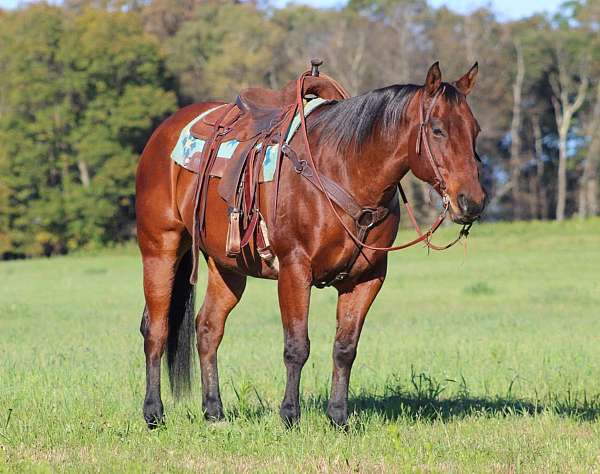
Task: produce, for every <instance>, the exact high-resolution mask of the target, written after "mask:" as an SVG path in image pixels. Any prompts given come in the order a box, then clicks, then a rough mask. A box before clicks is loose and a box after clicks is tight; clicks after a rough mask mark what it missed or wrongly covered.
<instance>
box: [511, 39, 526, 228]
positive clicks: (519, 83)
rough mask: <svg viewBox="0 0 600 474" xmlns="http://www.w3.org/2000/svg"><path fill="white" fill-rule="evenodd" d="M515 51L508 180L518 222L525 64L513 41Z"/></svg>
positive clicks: (520, 198)
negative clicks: (515, 71)
mask: <svg viewBox="0 0 600 474" xmlns="http://www.w3.org/2000/svg"><path fill="white" fill-rule="evenodd" d="M515 50H516V52H517V74H516V76H515V82H514V83H513V110H512V122H511V125H510V180H511V182H512V188H511V195H512V205H513V213H512V214H513V219H517V220H519V219H522V218H523V213H522V207H523V206H522V204H523V203H522V196H521V186H520V185H519V179H520V177H521V102H522V95H523V79H524V78H525V64H524V62H523V50H522V48H521V44H520V43H519V42H518V41H515Z"/></svg>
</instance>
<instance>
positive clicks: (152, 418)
mask: <svg viewBox="0 0 600 474" xmlns="http://www.w3.org/2000/svg"><path fill="white" fill-rule="evenodd" d="M169 234H172V235H171V236H169V235H166V236H165V240H167V239H168V240H169V241H171V243H173V247H171V248H172V250H166V249H156V248H155V247H153V246H150V245H148V246H144V245H142V246H141V251H142V260H143V266H144V295H145V298H146V308H145V310H144V316H143V318H142V324H141V326H140V330H141V332H142V335H143V336H144V352H145V355H146V396H145V399H144V406H143V412H144V419H145V420H146V423H147V424H148V427H150V428H152V427H156V426H157V425H158V424H159V423H161V422H162V420H163V413H164V412H163V403H162V400H161V394H160V378H161V377H160V375H161V374H160V363H161V358H162V355H163V353H164V352H165V349H166V350H167V352H168V359H169V360H168V369H169V375H170V381H171V388H172V389H173V392H174V394H175V396H176V397H177V396H179V395H180V393H182V392H183V391H185V390H187V389H188V388H189V385H190V369H191V368H190V353H191V350H190V346H191V340H190V338H191V337H193V315H194V307H193V297H194V293H193V287H192V286H191V285H190V284H189V275H190V271H191V252H189V251H187V252H186V253H184V251H185V249H182V248H180V244H181V235H180V234H179V233H178V232H177V233H176V232H169ZM175 234H177V235H175ZM170 237H172V238H170ZM182 253H183V255H182Z"/></svg>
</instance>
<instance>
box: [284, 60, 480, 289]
mask: <svg viewBox="0 0 600 474" xmlns="http://www.w3.org/2000/svg"><path fill="white" fill-rule="evenodd" d="M309 75H311V71H306V72H305V73H304V74H302V75H301V76H300V77H299V78H298V81H297V84H296V101H297V108H298V112H299V113H298V115H299V117H300V128H301V135H302V139H303V141H304V146H305V149H306V156H307V158H308V162H307V161H305V160H299V159H298V157H297V155H296V153H295V152H294V150H293V149H292V148H291V147H289V146H287V145H284V147H283V149H282V151H283V154H284V155H285V156H287V157H288V158H289V159H290V160H291V161H292V163H293V165H294V169H295V171H296V172H297V173H299V174H302V175H303V176H304V177H305V178H307V179H308V180H309V181H310V182H311V183H312V184H313V185H314V186H315V187H317V188H318V189H319V190H320V191H321V192H322V193H323V194H324V195H325V198H326V199H327V202H328V203H329V206H330V207H331V210H332V211H333V214H334V215H335V216H336V218H337V220H338V222H339V223H340V225H341V226H342V227H343V228H344V230H345V231H346V233H347V234H348V236H349V237H350V238H351V239H352V240H353V241H354V242H355V243H356V250H355V251H354V253H353V255H352V257H351V259H350V261H349V262H348V265H346V269H345V270H344V271H343V272H341V273H340V274H338V275H337V276H336V277H335V278H334V279H333V280H331V281H329V282H322V283H321V284H319V285H317V286H328V285H331V284H332V283H335V282H337V281H341V280H343V279H345V278H346V277H347V276H348V274H349V272H350V270H351V268H352V266H353V265H354V263H355V261H356V259H357V258H358V256H359V254H360V253H361V251H362V249H363V248H366V249H369V250H376V251H383V252H392V251H396V250H402V249H405V248H408V247H412V246H413V245H416V244H418V243H419V242H424V243H425V246H426V247H427V248H428V249H432V250H446V249H448V248H450V247H452V246H453V245H455V244H456V243H457V242H458V241H460V240H461V239H462V238H463V237H467V236H468V234H469V230H470V228H471V224H466V225H463V227H462V229H461V230H460V232H459V234H458V236H457V237H456V239H455V240H453V241H452V242H450V243H448V244H446V245H443V246H438V245H435V244H433V243H432V242H431V237H432V235H433V234H434V232H435V231H436V230H437V229H438V228H439V227H440V225H441V224H442V222H443V221H444V219H445V218H446V216H447V214H448V210H449V208H450V197H449V196H448V193H447V191H446V189H447V188H446V182H445V180H444V178H443V176H442V174H441V172H440V166H439V164H438V162H437V160H436V159H435V156H434V155H433V152H432V151H431V146H430V143H429V137H428V135H427V132H428V130H429V121H430V119H431V113H432V111H433V108H434V106H435V104H436V102H437V100H438V98H439V97H440V95H441V94H442V93H443V92H444V86H442V87H440V89H438V91H437V92H436V93H435V94H434V96H433V97H432V99H431V102H430V104H429V106H428V107H427V110H426V109H425V100H424V99H423V98H421V103H420V105H419V121H420V124H419V135H418V138H417V144H416V152H417V155H418V156H422V154H423V151H424V152H425V156H426V157H427V159H428V160H429V163H430V165H431V168H432V169H433V173H434V175H435V183H434V185H433V186H434V188H435V189H437V190H438V191H439V192H440V194H441V195H442V203H443V206H442V210H441V211H440V214H439V215H438V216H437V218H436V219H435V221H434V222H433V224H431V226H430V227H429V229H428V230H427V231H426V232H422V231H421V229H420V227H419V224H418V223H417V220H416V218H415V215H414V212H413V210H412V207H411V205H410V203H409V202H408V199H407V197H406V193H405V192H404V190H403V188H402V185H401V184H400V183H398V190H399V193H400V197H401V198H402V201H403V203H404V205H405V207H406V210H407V212H408V215H409V217H410V220H411V222H412V224H413V226H414V228H415V231H416V233H417V237H416V238H414V239H413V240H410V241H408V242H405V243H402V244H400V245H395V246H390V247H376V246H372V245H368V244H366V243H365V242H364V241H365V240H366V237H367V233H368V231H369V230H370V229H371V228H372V227H374V226H375V225H377V224H378V223H379V222H381V221H383V219H385V217H386V216H387V215H388V213H389V209H388V208H387V207H384V206H380V207H378V208H376V209H375V208H370V207H361V206H360V205H358V204H357V203H356V202H355V201H354V199H353V198H352V196H350V195H349V194H348V192H347V191H345V190H344V189H343V188H341V187H340V186H339V185H337V184H336V183H334V182H333V181H332V180H330V179H329V178H327V177H326V176H323V175H321V174H320V173H319V172H318V170H317V167H316V165H315V161H314V158H313V155H312V152H311V149H310V143H309V140H308V132H307V128H306V119H305V116H304V97H303V93H302V91H303V90H304V80H305V78H306V77H307V76H309ZM323 76H324V75H323ZM325 77H326V78H327V79H330V78H328V77H327V76H325ZM330 80H331V81H333V80H332V79H330ZM333 83H334V85H335V86H338V84H337V83H335V81H333ZM342 91H343V89H342ZM344 95H347V94H344ZM334 202H335V203H336V204H337V205H338V206H339V207H340V208H342V209H343V210H344V211H345V212H346V213H347V214H349V215H350V216H351V217H352V218H353V219H354V221H355V224H356V227H357V228H358V232H357V233H356V234H355V233H354V232H353V231H352V230H351V229H350V228H349V227H348V226H347V225H346V224H345V223H344V221H343V219H342V217H341V216H340V214H339V212H338V210H337V209H336V208H335V206H334Z"/></svg>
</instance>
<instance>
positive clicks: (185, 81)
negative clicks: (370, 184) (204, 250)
mask: <svg viewBox="0 0 600 474" xmlns="http://www.w3.org/2000/svg"><path fill="white" fill-rule="evenodd" d="M599 24H600V7H599V6H598V2H597V1H593V0H569V1H567V2H565V3H564V5H563V6H562V7H561V8H560V9H559V10H558V13H557V14H556V15H555V16H552V17H550V16H547V15H543V14H539V15H535V16H533V17H531V18H527V19H522V20H518V21H511V22H501V21H499V20H498V19H497V18H496V16H495V15H494V13H493V12H492V11H491V10H490V9H488V8H480V9H477V10H475V11H473V12H472V13H470V14H467V15H464V14H459V13H456V12H453V11H451V10H449V9H447V8H445V7H440V8H434V7H433V6H432V5H430V3H428V2H427V0H350V1H348V2H347V4H346V7H345V8H340V9H329V10H326V9H320V8H314V7H309V6H299V5H290V6H286V7H284V8H274V7H269V2H262V1H251V2H240V1H237V0H226V1H216V0H149V1H144V2H140V1H137V0H102V1H98V0H67V1H65V2H63V3H62V4H61V6H50V5H48V4H43V3H39V4H27V5H24V6H23V7H21V8H20V9H18V10H15V11H12V12H0V258H1V257H2V256H4V257H7V256H8V257H10V256H13V255H15V254H18V255H39V254H48V255H50V254H56V253H64V252H67V251H69V250H72V249H78V248H92V247H98V246H102V245H105V244H107V243H110V242H114V241H123V240H127V239H129V238H131V237H133V222H134V218H135V216H134V206H133V203H134V195H133V188H134V186H133V184H134V173H135V167H136V163H137V157H138V156H139V153H140V152H141V150H142V149H143V146H144V144H145V142H146V140H147V138H148V137H149V134H150V133H151V131H152V130H153V128H154V127H155V126H156V125H157V124H158V123H159V121H160V120H161V119H162V118H164V117H165V116H166V115H167V114H168V113H169V112H171V111H173V110H174V109H175V108H176V106H177V105H186V104H188V103H190V102H192V101H204V100H209V99H225V100H232V99H233V98H234V97H235V95H236V93H237V92H238V91H239V90H240V89H241V88H244V87H251V86H257V85H261V86H267V87H272V88H276V87H280V86H282V85H283V84H285V83H287V82H288V81H290V80H293V79H294V78H295V77H297V75H298V74H299V73H300V72H302V71H304V70H305V69H306V68H307V66H308V60H309V59H310V58H311V57H319V58H322V59H324V60H325V63H324V66H323V72H325V73H327V74H329V75H330V76H332V77H334V78H336V79H337V80H338V81H339V82H340V83H341V84H343V85H344V86H345V87H346V88H347V90H349V91H350V92H351V93H352V94H360V93H362V92H365V91H367V90H372V89H376V88H378V87H382V86H386V85H390V84H394V83H417V84H418V83H422V81H423V78H424V75H425V71H426V70H427V68H428V66H430V65H431V64H432V63H433V62H434V61H435V60H440V63H441V66H442V70H443V74H444V79H445V80H447V81H450V82H451V81H453V80H455V79H457V78H458V77H459V76H460V75H462V74H463V73H464V72H465V71H466V70H467V69H468V68H469V67H470V66H471V65H472V64H473V62H475V61H476V60H477V61H479V65H480V74H479V77H478V81H477V87H476V88H475V90H474V92H473V93H472V95H471V96H470V97H469V101H470V103H471V105H472V107H473V110H474V112H475V114H476V116H477V119H478V121H479V123H480V124H481V127H482V129H483V133H482V134H481V136H480V138H479V139H478V149H479V154H480V155H481V156H482V157H483V159H484V162H485V164H486V170H485V173H483V176H484V179H485V181H486V183H485V184H486V187H487V188H488V191H489V195H490V197H491V198H492V199H491V205H490V206H489V207H488V211H487V212H488V215H491V216H492V217H493V218H499V219H504V218H507V216H512V215H513V214H514V213H513V212H512V208H513V207H514V205H515V203H514V202H513V201H514V200H515V199H516V197H515V196H516V195H517V194H519V195H520V196H521V197H522V201H523V202H522V203H521V204H522V205H521V206H520V207H522V208H524V209H525V208H527V210H526V211H523V212H524V214H522V217H523V218H526V219H531V218H552V217H553V215H554V209H555V203H556V194H557V193H556V190H557V182H558V180H557V164H558V161H559V160H558V146H557V145H558V140H557V135H558V127H557V121H556V120H555V114H556V111H557V110H560V109H561V104H559V103H558V102H557V101H556V100H558V99H560V100H559V102H569V101H572V100H574V98H575V96H576V93H577V90H578V87H577V86H578V84H581V83H582V81H583V79H584V78H586V79H589V83H590V86H589V90H588V92H587V94H586V98H585V102H584V103H583V104H582V107H581V108H580V109H579V110H578V111H577V113H576V114H575V115H574V116H573V117H572V120H570V122H569V123H570V126H569V131H568V145H569V149H568V160H567V165H566V167H565V168H566V172H567V174H568V176H567V178H568V180H567V184H568V189H567V196H566V199H567V202H566V214H567V215H572V214H573V213H574V212H576V211H577V210H578V206H579V201H580V200H581V196H582V195H583V194H582V192H581V191H582V190H584V189H589V190H590V191H588V192H587V194H589V195H590V196H591V197H590V198H589V200H590V203H589V204H588V205H587V208H588V209H590V211H589V213H590V214H593V213H597V212H598V211H593V210H592V209H600V205H598V202H600V194H599V193H600V191H599V190H600V181H599V179H600V178H599V174H598V173H597V172H596V171H594V170H596V169H598V168H599V167H600V164H599V163H600V161H599V160H600V158H599V157H598V156H597V153H595V152H594V150H595V148H594V146H593V144H594V143H598V142H599V141H600V138H599V137H600V135H599V134H600V131H599V130H600V128H598V127H597V126H595V124H597V123H598V122H599V121H600V118H598V117H600V112H598V111H600V99H596V97H598V96H597V95H594V94H592V93H591V91H592V90H597V89H598V81H599V78H600V35H598V34H597V33H598V25H599ZM517 47H519V48H521V50H522V52H523V57H524V63H525V79H524V83H523V87H522V100H521V102H522V104H521V107H520V110H521V120H520V122H521V127H520V130H519V131H518V132H519V134H520V138H521V140H520V142H521V150H520V154H521V156H519V157H518V159H515V160H513V159H512V158H511V159H510V160H508V159H507V158H508V157H509V156H510V155H512V153H513V152H512V150H511V146H510V140H509V139H507V136H512V133H511V134H507V132H508V131H509V129H510V126H511V123H512V120H511V119H512V117H513V82H514V78H515V77H516V74H515V72H516V67H515V62H516V61H515V57H516V54H515V50H516V48H517ZM559 66H562V74H561V71H560V70H559V69H560V68H559ZM563 90H564V91H565V92H566V93H565V94H563V95H562V96H561V94H560V91H563ZM559 96H561V97H559ZM553 97H554V99H556V100H554V103H553V99H552V98H553ZM177 102H179V104H178V103H177ZM594 111H596V112H594ZM594 117H597V118H594ZM538 135H539V136H538ZM563 136H564V133H563ZM509 150H510V153H509ZM514 167H518V168H519V170H518V172H517V173H513V171H514ZM583 170H587V178H586V180H587V181H586V183H584V182H583V181H584V179H583V174H584V172H583ZM514 176H516V178H515V177H514ZM507 179H510V182H506V180H507ZM515 179H516V180H517V183H516V185H517V186H516V188H519V189H520V191H519V193H514V195H513V193H512V192H510V189H511V186H512V185H513V184H515V183H512V181H513V180H515ZM409 188H411V190H412V191H413V192H412V194H413V196H411V199H413V201H414V202H415V203H416V204H417V206H416V211H417V213H418V214H419V215H420V216H422V217H423V218H427V215H428V214H430V208H429V206H428V205H427V201H428V199H425V196H426V195H427V191H426V189H425V188H424V187H422V186H421V185H420V184H416V183H414V185H411V186H409ZM592 201H593V202H592ZM594 202H595V204H594ZM581 209H583V207H581ZM586 212H587V211H586ZM581 215H584V214H581Z"/></svg>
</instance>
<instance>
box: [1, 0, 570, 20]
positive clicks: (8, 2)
mask: <svg viewBox="0 0 600 474" xmlns="http://www.w3.org/2000/svg"><path fill="white" fill-rule="evenodd" d="M562 2H563V0H429V4H430V5H433V6H435V7H439V6H442V5H447V6H448V7H449V8H451V9H453V10H456V11H458V12H460V13H467V12H470V11H472V10H474V9H475V8H477V7H480V6H487V5H489V6H491V7H492V10H493V11H494V12H495V13H496V14H497V15H498V18H499V19H500V20H511V19H515V18H520V17H524V16H528V15H531V14H532V13H537V12H540V11H550V12H553V11H555V10H556V9H557V8H558V5H560V3H562ZM22 3H26V1H24V0H0V7H2V8H14V7H16V6H17V5H19V4H22ZM273 3H274V4H276V5H278V6H283V5H285V4H286V3H290V0H274V1H273ZM292 3H305V4H308V5H313V6H317V7H335V6H338V5H340V4H342V3H343V0H294V1H293V2H292Z"/></svg>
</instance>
